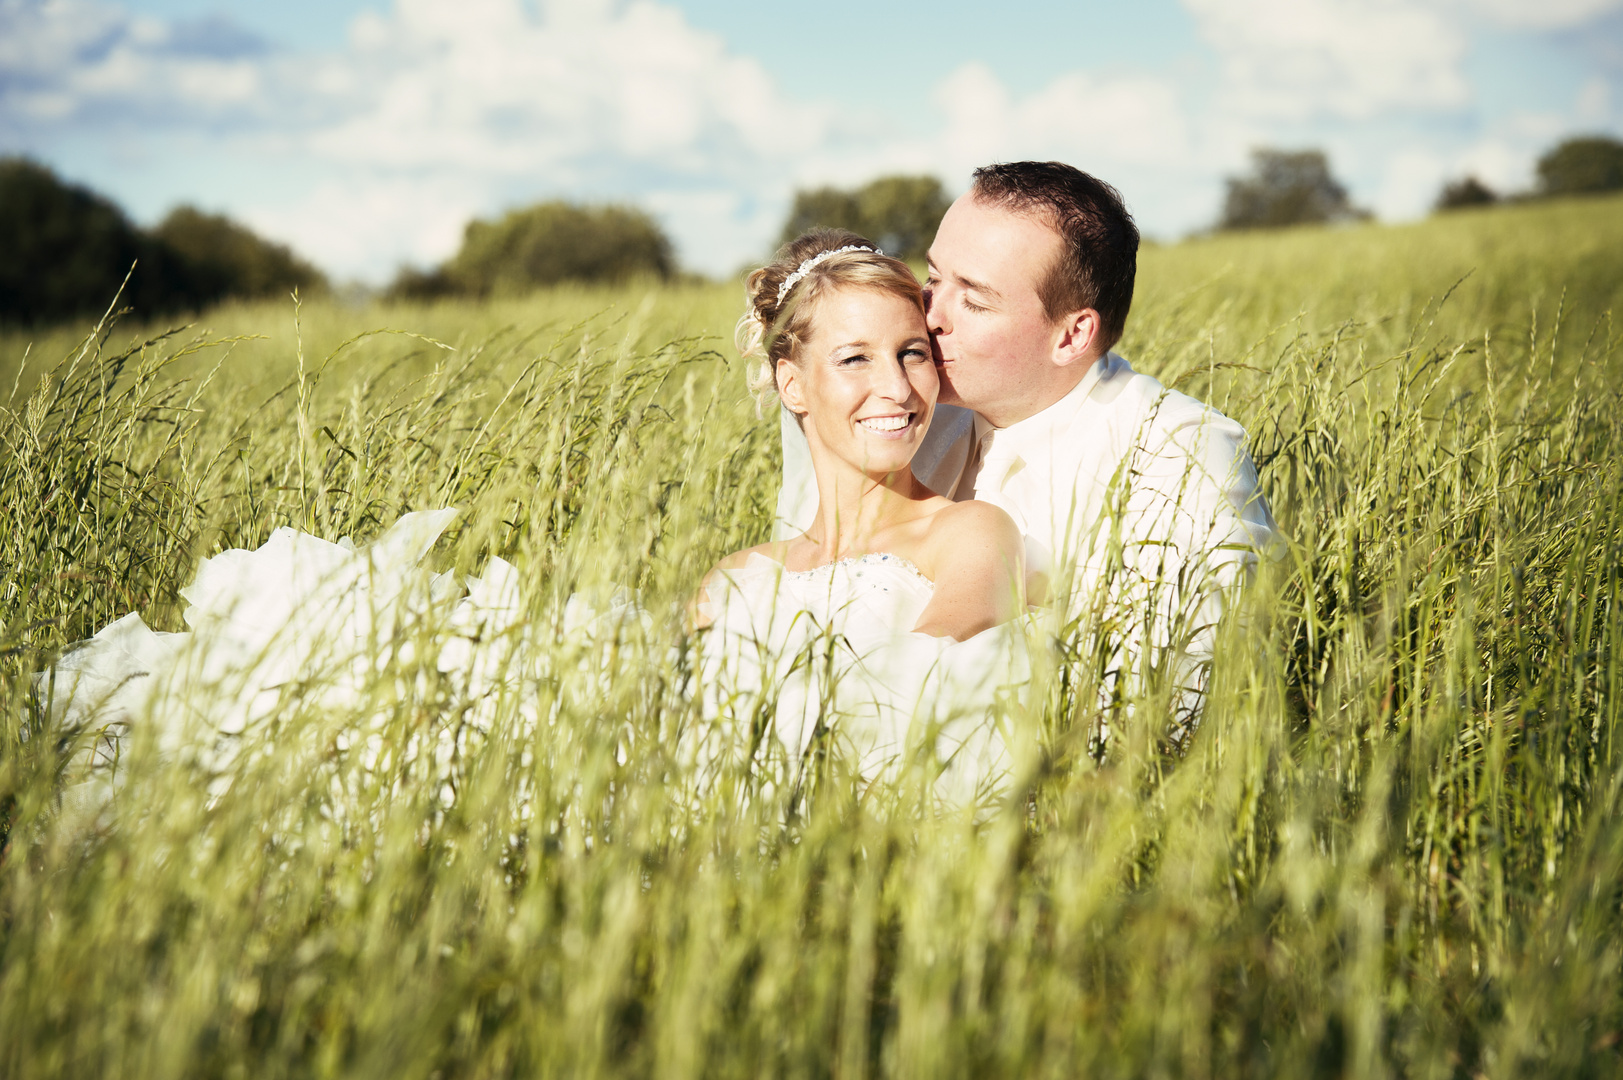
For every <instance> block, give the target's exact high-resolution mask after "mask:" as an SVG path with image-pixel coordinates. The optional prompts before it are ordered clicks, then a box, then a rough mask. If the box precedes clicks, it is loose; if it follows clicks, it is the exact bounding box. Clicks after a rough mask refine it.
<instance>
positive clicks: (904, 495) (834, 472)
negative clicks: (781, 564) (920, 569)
mask: <svg viewBox="0 0 1623 1080" xmlns="http://www.w3.org/2000/svg"><path fill="white" fill-rule="evenodd" d="M816 471H817V518H816V520H815V521H814V522H813V523H812V527H811V528H810V529H808V530H807V531H806V538H807V539H809V540H810V541H812V543H814V544H816V545H817V546H818V548H819V549H820V550H821V553H822V554H823V555H824V556H825V557H826V558H827V559H829V560H833V559H842V558H845V557H846V556H847V555H854V554H864V553H866V552H867V551H869V550H870V549H871V546H872V543H873V540H874V538H875V537H876V536H878V535H879V534H880V533H883V532H884V531H885V530H886V529H888V528H889V527H891V526H892V525H895V524H898V523H899V522H901V521H903V520H905V519H906V518H908V517H910V516H912V515H911V511H912V510H913V508H914V506H915V505H916V504H917V502H918V500H919V496H920V490H921V485H920V484H919V482H918V481H917V480H915V479H914V478H913V470H912V469H911V468H905V467H904V468H903V469H901V470H900V471H898V472H893V473H888V474H885V475H884V476H880V477H872V476H868V475H867V474H865V473H862V472H860V471H858V470H855V469H851V468H848V467H847V468H829V469H818V470H816Z"/></svg>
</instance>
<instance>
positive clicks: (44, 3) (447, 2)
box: [0, 0, 1623, 282]
mask: <svg viewBox="0 0 1623 1080" xmlns="http://www.w3.org/2000/svg"><path fill="white" fill-rule="evenodd" d="M1576 132H1609V133H1614V134H1616V133H1620V132H1623V0H1138V2H1135V3H1123V2H1121V0H1117V2H1115V3H1109V4H1106V3H1096V2H1071V3H1063V4H1062V3H1050V2H1034V3H1026V4H1006V5H1003V6H998V7H994V6H992V5H988V4H986V3H985V0H978V2H976V3H967V2H959V0H936V2H933V3H929V4H923V3H884V2H874V0H867V2H859V0H820V2H818V3H816V4H798V5H797V4H763V3H761V2H760V0H753V2H744V0H455V2H451V0H370V2H361V0H326V2H322V3H315V2H311V0H280V2H278V3H276V4H265V3H263V2H260V3H247V2H244V0H0V153H26V154H29V155H32V156H34V157H36V158H38V159H40V160H43V161H45V162H47V163H48V164H50V165H52V166H53V167H55V168H57V169H58V170H59V171H60V172H62V173H63V174H64V175H65V176H68V177H70V178H72V179H74V180H77V181H80V182H83V183H87V184H89V185H91V186H92V187H95V188H97V189H98V190H101V191H103V192H106V193H107V194H109V195H111V196H113V197H114V198H115V199H117V200H118V201H119V202H121V203H122V204H123V205H124V206H125V207H126V208H127V209H129V211H130V212H131V213H132V214H133V215H134V216H135V217H136V218H137V219H139V220H142V221H152V220H155V219H157V218H158V217H160V216H161V215H162V214H163V213H164V212H165V211H166V210H167V209H168V208H169V207H171V206H173V205H175V204H177V203H180V202H191V203H194V204H198V205H201V206H203V207H205V208H207V209H214V210H223V211H226V212H228V213H231V214H233V215H234V216H237V217H239V218H241V219H242V220H244V221H246V222H248V223H249V224H251V225H252V226H253V227H255V228H256V229H258V230H260V231H261V232H263V233H265V234H267V235H270V236H273V237H276V238H277V239H280V240H284V241H287V242H289V243H291V244H293V245H294V246H295V247H296V248H297V249H299V250H300V251H301V252H303V253H305V254H306V255H307V256H309V257H311V258H313V259H314V260H316V261H317V262H319V263H321V264H322V265H323V266H324V267H326V268H327V269H328V270H329V271H331V272H333V273H334V274H336V275H337V276H339V277H355V278H360V279H363V280H368V281H374V282H376V281H382V280H386V279H387V278H388V277H389V276H390V275H391V274H392V273H393V271H394V269H395V268H396V267H397V266H399V265H401V264H402V263H408V262H409V263H414V264H417V265H426V264H429V263H432V262H434V261H437V260H439V259H442V258H444V257H445V256H447V255H448V254H450V253H451V252H452V251H453V250H454V249H455V247H456V244H457V242H458V239H459V238H460V235H461V229H462V226H463V224H464V223H465V222H466V221H467V220H468V218H469V217H470V216H474V215H488V214H492V213H496V212H499V211H500V210H502V209H504V208H507V207H510V206H515V205H522V204H524V203H526V202H530V201H534V200H536V199H541V198H551V197H560V196H562V197H568V198H577V199H598V200H603V199H614V200H624V201H631V202H635V203H637V204H639V205H642V206H644V207H645V208H647V209H648V210H650V211H651V212H652V213H654V214H655V215H656V216H657V217H658V218H659V219H660V220H661V221H662V223H663V224H664V225H665V226H666V228H667V229H668V230H669V231H670V233H671V235H672V236H673V237H674V238H675V240H676V242H677V245H678V248H679V251H680V253H681V256H682V258H683V259H684V261H685V262H686V263H687V264H688V265H690V266H693V267H695V268H697V269H700V270H704V271H707V272H712V273H725V272H727V271H730V270H732V269H734V268H735V267H737V266H738V265H739V264H740V263H742V262H743V261H745V260H748V259H750V258H753V257H757V256H759V255H760V254H762V253H763V252H764V251H765V250H766V248H768V247H769V246H770V242H771V240H772V239H773V237H774V235H775V233H776V231H777V228H778V226H779V224H780V223H781V221H782V219H783V215H784V212H785V209H786V207H787V205H788V201H789V199H790V198H791V197H792V194H793V192H794V190H795V189H796V188H797V187H801V186H806V185H810V184H820V183H841V184H855V183H860V182H862V181H864V180H866V179H869V178H871V177H873V176H875V175H880V174H882V173H885V172H896V171H907V172H929V173H933V174H935V175H938V176H940V177H941V178H942V180H944V181H945V182H946V183H947V185H948V187H949V188H950V189H953V190H961V189H962V187H963V185H964V182H965V180H966V178H967V175H968V172H969V170H970V169H972V168H973V167H974V166H975V165H976V164H980V163H984V162H986V161H991V160H1000V159H1001V160H1008V159H1014V158H1022V157H1041V158H1060V159H1063V160H1067V161H1071V162H1073V163H1075V164H1077V165H1080V166H1082V167H1083V168H1086V169H1089V170H1090V171H1092V172H1095V173H1097V174H1098V175H1100V176H1103V177H1105V178H1106V179H1109V180H1111V181H1112V182H1114V183H1116V184H1117V186H1119V187H1120V188H1121V189H1122V190H1123V192H1124V194H1125V195H1126V197H1127V199H1128V202H1129V205H1130V206H1131V207H1132V208H1133V210H1134V213H1135V214H1136V215H1137V216H1138V217H1139V220H1140V222H1141V224H1142V225H1143V226H1144V227H1145V230H1146V231H1147V232H1149V233H1150V234H1152V235H1157V236H1160V237H1163V238H1174V237H1176V236H1179V235H1181V234H1183V233H1185V232H1188V231H1190V230H1193V229H1197V228H1199V227H1201V226H1203V225H1205V224H1208V223H1209V222H1210V221H1211V220H1212V219H1213V217H1214V216H1215V214H1216V212H1217V208H1218V205H1219V203H1220V200H1221V197H1222V191H1223V178H1224V177H1225V176H1227V175H1232V174H1234V173H1236V172H1238V171H1240V170H1242V169H1243V168H1244V166H1245V162H1246V158H1247V155H1248V152H1249V150H1250V148H1252V147H1254V146H1259V145H1275V146H1287V147H1296V146H1317V147H1322V148H1324V149H1326V150H1327V151H1328V152H1329V153H1330V156H1331V161H1332V165H1333V167H1334V168H1335V170H1336V172H1337V173H1338V175H1340V176H1341V177H1342V179H1343V180H1344V181H1346V182H1347V184H1348V186H1349V187H1350V188H1351V190H1352V192H1353V195H1354V198H1355V199H1356V200H1358V201H1359V202H1361V203H1362V204H1363V205H1366V206H1368V207H1370V208H1372V209H1374V210H1375V211H1376V212H1377V213H1378V214H1379V215H1380V216H1382V217H1383V218H1387V219H1391V220H1401V219H1404V218H1408V217H1414V216H1417V215H1419V214H1422V213H1424V212H1425V210H1426V208H1427V207H1428V205H1429V204H1430V202H1431V200H1432V198H1433V197H1434V196H1435V194H1436V192H1437V189H1438V187H1439V186H1440V185H1441V184H1442V183H1443V182H1444V181H1445V180H1447V179H1450V178H1454V177H1457V176H1460V175H1463V174H1465V173H1467V172H1469V173H1474V174H1476V175H1478V176H1479V177H1481V178H1482V179H1484V180H1486V181H1487V182H1488V183H1489V184H1491V185H1494V186H1496V187H1499V188H1501V189H1506V190H1514V189H1517V188H1521V187H1525V186H1527V185H1528V184H1529V183H1530V182H1531V175H1532V165H1533V162H1534V161H1535V160H1536V158H1537V156H1538V155H1539V153H1541V152H1542V151H1543V150H1545V149H1547V148H1548V147H1549V146H1550V145H1552V144H1553V143H1554V142H1556V141H1557V140H1559V139H1560V138H1561V137H1563V136H1565V135H1568V134H1572V133H1576Z"/></svg>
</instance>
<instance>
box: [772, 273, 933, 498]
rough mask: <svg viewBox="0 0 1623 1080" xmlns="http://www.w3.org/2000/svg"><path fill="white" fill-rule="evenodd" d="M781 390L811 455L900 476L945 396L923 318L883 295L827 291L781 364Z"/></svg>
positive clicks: (854, 290) (900, 300)
mask: <svg viewBox="0 0 1623 1080" xmlns="http://www.w3.org/2000/svg"><path fill="white" fill-rule="evenodd" d="M778 387H779V391H780V393H781V394H782V396H783V400H784V403H785V404H787V405H788V406H789V408H790V409H791V410H792V411H793V412H795V413H798V414H799V415H800V416H802V417H804V418H805V428H806V441H807V442H808V443H810V444H811V447H812V451H813V453H818V452H822V453H832V454H834V455H836V456H837V457H839V458H841V459H843V460H844V461H847V462H849V463H850V464H852V465H854V466H856V467H857V468H859V469H861V470H862V471H863V472H865V473H868V474H869V475H873V476H877V475H882V474H885V473H893V472H896V471H898V470H900V469H901V468H903V467H904V466H906V465H907V464H908V463H909V462H911V461H912V460H913V455H914V454H915V453H916V452H917V451H918V448H919V444H920V443H921V442H922V441H923V439H924V433H925V431H926V430H927V429H928V428H929V426H930V417H931V415H932V414H933V413H934V411H935V401H936V395H937V394H938V393H939V391H940V384H939V382H938V381H937V377H936V369H935V364H934V362H933V360H932V357H931V353H930V331H929V327H927V326H926V325H925V322H924V313H923V312H922V311H921V310H919V308H918V307H917V305H915V304H912V303H910V302H909V301H908V300H907V299H906V298H905V297H901V296H897V295H896V294H894V293H890V292H884V291H881V290H879V289H865V288H857V287H845V288H837V289H834V290H832V291H831V292H828V293H825V294H824V295H823V296H821V297H819V298H818V300H817V307H816V310H815V311H813V312H812V334H811V337H810V339H809V340H807V341H806V342H805V343H804V344H803V345H802V346H801V350H800V356H799V357H797V358H796V360H795V361H792V362H791V361H787V360H785V361H782V362H780V363H779V364H778Z"/></svg>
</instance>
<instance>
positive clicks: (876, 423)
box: [858, 416, 912, 431]
mask: <svg viewBox="0 0 1623 1080" xmlns="http://www.w3.org/2000/svg"><path fill="white" fill-rule="evenodd" d="M910 419H912V418H911V417H908V416H875V417H871V418H869V419H867V420H861V421H858V423H860V424H862V425H863V426H864V427H868V428H872V429H873V430H874V431H900V430H902V429H903V428H904V427H906V426H907V423H908V421H909V420H910Z"/></svg>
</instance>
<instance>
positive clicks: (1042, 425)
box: [975, 353, 1126, 454]
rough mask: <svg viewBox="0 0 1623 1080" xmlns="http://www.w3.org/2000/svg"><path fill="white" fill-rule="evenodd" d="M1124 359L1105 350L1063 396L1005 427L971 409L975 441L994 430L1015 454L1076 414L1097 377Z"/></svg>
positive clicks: (1097, 379) (1098, 378) (1001, 441)
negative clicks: (996, 425) (996, 426)
mask: <svg viewBox="0 0 1623 1080" xmlns="http://www.w3.org/2000/svg"><path fill="white" fill-rule="evenodd" d="M1125 363H1126V361H1125V360H1123V359H1122V358H1121V357H1119V356H1117V355H1116V354H1115V353H1106V354H1105V355H1103V356H1101V357H1100V358H1099V359H1097V360H1095V361H1094V362H1093V366H1092V367H1090V368H1088V371H1087V374H1085V375H1083V376H1082V381H1080V382H1078V383H1077V384H1076V385H1075V386H1073V387H1071V389H1070V390H1069V391H1067V392H1066V394H1065V396H1064V397H1062V398H1060V399H1059V400H1058V401H1056V402H1054V403H1053V404H1052V405H1050V406H1048V408H1046V409H1044V410H1042V411H1041V412H1038V413H1033V414H1032V415H1031V416H1028V417H1026V418H1025V419H1024V420H1016V421H1015V422H1014V423H1012V424H1010V425H1009V426H1008V427H1006V428H994V427H993V426H992V422H991V421H990V420H988V419H986V417H984V416H982V415H981V414H980V413H975V439H976V442H977V443H978V442H980V441H981V440H983V439H985V438H986V435H987V433H988V432H991V431H996V432H997V433H998V437H997V441H998V442H999V443H1002V444H1003V445H1004V446H1006V447H1011V448H1013V449H1014V451H1015V452H1016V453H1017V454H1018V453H1019V452H1020V451H1021V449H1022V448H1023V447H1025V446H1028V445H1030V444H1031V443H1032V442H1033V441H1034V440H1036V439H1041V438H1043V437H1044V436H1046V435H1048V434H1049V433H1050V432H1051V431H1053V430H1054V429H1055V428H1056V427H1062V426H1064V425H1065V423H1066V422H1067V421H1069V420H1070V419H1071V418H1072V417H1073V416H1075V415H1076V411H1077V410H1078V409H1080V408H1081V407H1082V403H1083V402H1085V401H1087V400H1088V396H1089V395H1090V394H1092V393H1093V389H1094V387H1096V386H1098V385H1099V380H1100V379H1102V378H1104V376H1105V373H1106V372H1108V371H1110V370H1111V369H1112V368H1113V367H1114V365H1115V364H1125Z"/></svg>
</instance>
